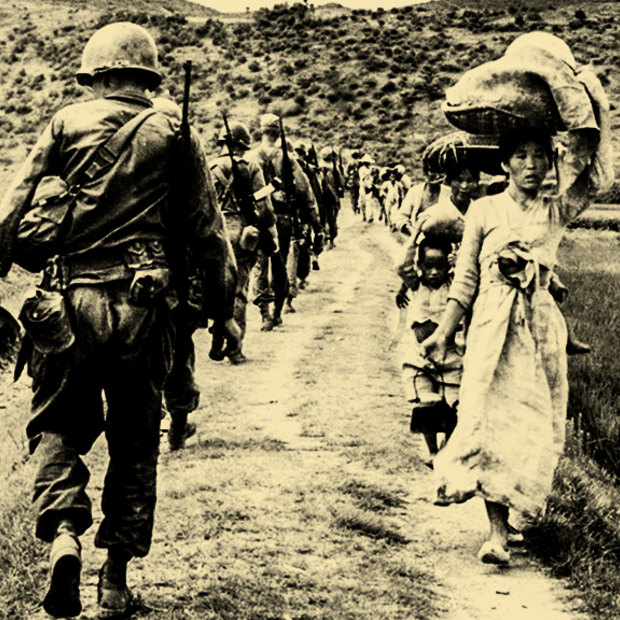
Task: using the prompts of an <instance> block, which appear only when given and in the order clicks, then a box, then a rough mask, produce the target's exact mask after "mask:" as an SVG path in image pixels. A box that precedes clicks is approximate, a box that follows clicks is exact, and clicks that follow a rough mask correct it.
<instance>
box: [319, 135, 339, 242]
mask: <svg viewBox="0 0 620 620" xmlns="http://www.w3.org/2000/svg"><path fill="white" fill-rule="evenodd" d="M334 157H335V154H334V152H333V151H332V149H331V148H330V147H324V148H323V149H321V172H322V175H323V183H322V194H323V217H324V220H323V222H322V223H323V226H324V228H325V230H326V232H327V237H328V239H329V242H330V245H331V246H332V247H333V246H334V242H335V240H336V237H337V236H338V213H339V211H340V198H341V197H342V193H343V183H342V178H341V176H340V173H339V171H338V167H337V166H336V165H334V162H333V158H334Z"/></svg>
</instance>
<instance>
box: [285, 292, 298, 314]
mask: <svg viewBox="0 0 620 620" xmlns="http://www.w3.org/2000/svg"><path fill="white" fill-rule="evenodd" d="M284 312H287V313H289V314H291V313H293V312H297V310H295V308H293V298H292V297H290V296H289V297H287V298H286V306H285V308H284Z"/></svg>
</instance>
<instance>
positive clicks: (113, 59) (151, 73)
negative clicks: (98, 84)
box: [75, 22, 161, 90]
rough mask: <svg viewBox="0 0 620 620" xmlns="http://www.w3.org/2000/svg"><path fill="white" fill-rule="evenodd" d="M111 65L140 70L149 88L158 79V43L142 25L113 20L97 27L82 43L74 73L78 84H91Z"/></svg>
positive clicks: (110, 68) (109, 68)
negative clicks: (113, 21)
mask: <svg viewBox="0 0 620 620" xmlns="http://www.w3.org/2000/svg"><path fill="white" fill-rule="evenodd" d="M114 69H132V70H134V71H141V72H143V73H144V74H145V75H146V76H148V78H149V82H150V83H149V88H150V89H151V90H155V89H156V88H157V86H159V84H160V83H161V74H160V73H159V64H158V62H157V47H156V46H155V41H154V40H153V37H152V36H151V35H150V34H149V33H148V31H147V30H145V29H144V28H143V27H142V26H138V25H137V24H132V23H130V22H116V23H114V24H108V25H107V26H104V27H103V28H100V29H99V30H97V32H95V34H93V36H92V37H91V38H90V39H89V40H88V42H87V43H86V45H85V47H84V51H83V52H82V65H81V66H80V69H79V71H78V72H77V73H76V76H75V77H76V79H77V81H78V84H81V85H83V86H91V85H92V82H93V78H94V77H95V75H97V74H101V73H105V72H106V71H112V70H114Z"/></svg>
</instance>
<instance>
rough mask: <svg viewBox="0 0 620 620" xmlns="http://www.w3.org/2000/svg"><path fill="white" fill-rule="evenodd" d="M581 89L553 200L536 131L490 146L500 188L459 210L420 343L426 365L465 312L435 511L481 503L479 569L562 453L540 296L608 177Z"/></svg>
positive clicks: (548, 304)
mask: <svg viewBox="0 0 620 620" xmlns="http://www.w3.org/2000/svg"><path fill="white" fill-rule="evenodd" d="M580 79H582V81H583V82H584V84H585V85H586V87H587V89H588V91H589V93H590V96H591V98H592V100H593V106H594V110H595V112H596V114H597V120H598V122H599V127H600V134H599V136H596V137H595V140H594V141H593V143H591V144H592V146H591V147H590V148H589V149H586V151H587V156H586V157H583V153H584V148H583V145H584V144H586V143H587V142H588V140H589V139H591V138H589V137H588V136H583V134H579V135H578V134H577V132H575V134H574V135H569V148H568V149H567V150H566V151H565V152H564V153H563V154H562V155H561V156H560V157H559V158H558V193H557V194H556V195H554V196H543V194H542V192H541V191H540V190H541V186H542V184H543V180H544V179H545V176H546V174H547V172H548V171H549V169H550V167H551V165H552V162H553V150H552V146H551V139H550V136H548V135H547V136H545V134H544V132H542V131H539V130H536V131H521V132H518V133H516V134H511V135H504V136H502V137H501V140H500V157H501V161H502V167H503V168H504V170H505V171H506V172H507V173H508V175H509V185H508V188H507V190H506V191H504V192H503V193H501V194H498V195H496V196H488V197H486V198H483V199H481V200H479V201H477V202H475V203H474V204H473V205H472V206H471V207H470V209H469V211H468V213H467V216H466V218H465V231H464V235H463V241H462V243H461V247H460V250H459V255H458V259H457V265H456V272H455V278H454V282H453V284H452V286H451V289H450V295H449V297H450V299H449V301H448V305H447V307H446V310H445V312H444V315H443V317H442V319H441V322H440V324H439V327H438V328H437V330H436V332H435V333H434V334H433V335H432V336H430V337H429V338H428V339H427V340H426V341H425V342H424V343H423V346H424V349H425V355H426V357H428V358H430V359H431V360H435V361H440V360H442V359H443V358H444V356H445V351H446V343H447V341H448V339H449V337H450V335H451V334H452V333H453V332H454V330H455V329H456V327H457V325H458V324H459V322H460V320H461V319H462V318H463V316H464V315H465V313H466V312H468V311H469V310H470V309H471V310H472V317H471V324H470V327H469V331H468V335H467V351H466V354H465V358H464V361H463V366H464V371H463V378H462V382H461V390H460V394H459V397H460V404H459V422H458V424H457V427H456V430H455V432H454V434H453V435H452V437H451V439H450V441H449V443H448V444H447V446H446V447H445V449H444V450H442V451H441V452H440V453H439V454H438V456H437V458H436V460H435V471H436V475H437V476H438V482H439V487H438V494H437V500H436V503H437V504H440V505H447V504H449V503H453V502H463V501H465V500H467V499H469V498H471V497H473V496H474V495H478V496H481V497H482V498H483V499H484V500H485V504H486V509H487V513H488V517H489V522H490V538H489V540H488V541H486V542H485V543H484V544H483V546H482V548H481V549H480V553H479V557H480V559H481V560H482V561H483V562H485V563H494V564H507V563H508V562H509V559H510V556H509V552H508V548H507V541H508V532H509V525H508V511H509V508H512V509H513V510H514V511H516V512H517V513H519V514H521V515H527V514H530V515H531V514H536V513H538V512H539V511H540V509H541V508H542V507H543V505H544V502H545V500H546V497H547V495H548V493H549V491H550V489H551V483H552V479H553V473H554V470H555V467H556V465H557V462H558V458H559V456H560V454H561V452H562V450H563V445H564V434H565V418H566V405H567V395H568V383H567V378H566V326H565V323H564V320H563V318H562V315H561V314H560V312H559V310H558V308H557V306H556V304H555V303H554V301H553V299H552V298H551V295H550V294H549V292H548V290H547V286H548V284H549V278H550V274H551V273H552V270H553V268H554V266H555V263H556V253H557V249H558V246H559V243H560V240H561V238H562V234H563V231H564V228H565V226H566V224H568V222H569V221H571V220H572V219H574V218H575V217H576V216H577V215H578V214H579V213H580V212H581V211H583V210H584V209H585V208H586V207H587V206H588V204H589V202H590V200H591V198H592V196H593V195H594V193H595V192H596V191H597V190H598V189H601V188H602V187H603V186H604V185H606V184H607V183H609V182H610V181H611V179H612V178H613V172H612V167H611V147H610V130H609V103H608V102H607V99H606V96H605V93H604V92H603V90H602V87H601V85H600V83H599V82H598V80H597V79H596V78H595V76H594V75H593V74H591V73H585V72H584V73H582V74H581V75H580ZM578 144H579V145H581V146H580V147H577V145H578ZM580 158H581V160H582V161H584V163H583V164H582V165H581V166H580V165H578V162H579V161H580Z"/></svg>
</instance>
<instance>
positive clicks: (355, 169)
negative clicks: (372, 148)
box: [345, 150, 360, 213]
mask: <svg viewBox="0 0 620 620" xmlns="http://www.w3.org/2000/svg"><path fill="white" fill-rule="evenodd" d="M359 158H360V152H359V151H358V150H354V151H352V153H351V161H350V162H349V163H348V164H347V167H346V171H345V178H346V185H347V189H348V190H349V197H350V199H351V208H352V209H353V213H359V197H360V176H359V168H360V162H359Z"/></svg>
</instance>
